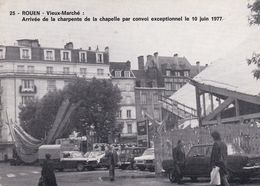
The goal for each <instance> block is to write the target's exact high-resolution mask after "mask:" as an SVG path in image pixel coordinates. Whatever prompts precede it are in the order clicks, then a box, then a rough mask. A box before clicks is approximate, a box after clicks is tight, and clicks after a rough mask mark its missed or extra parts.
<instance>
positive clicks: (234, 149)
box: [227, 144, 245, 155]
mask: <svg viewBox="0 0 260 186" xmlns="http://www.w3.org/2000/svg"><path fill="white" fill-rule="evenodd" d="M227 151H228V155H235V154H244V153H245V152H244V150H243V149H241V147H239V146H238V145H234V144H227Z"/></svg>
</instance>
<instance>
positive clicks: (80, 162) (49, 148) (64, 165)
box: [38, 145, 87, 171]
mask: <svg viewBox="0 0 260 186" xmlns="http://www.w3.org/2000/svg"><path fill="white" fill-rule="evenodd" d="M47 153H48V154H50V155H51V159H52V161H53V165H54V168H55V169H58V170H60V171H62V170H64V169H77V170H78V171H83V170H84V169H85V167H86V165H87V160H86V158H85V157H83V155H82V153H81V152H80V151H62V150H61V145H42V146H40V147H39V151H38V159H39V162H40V163H42V162H43V161H44V159H45V155H46V154H47Z"/></svg>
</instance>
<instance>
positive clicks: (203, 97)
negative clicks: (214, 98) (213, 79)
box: [202, 93, 206, 116]
mask: <svg viewBox="0 0 260 186" xmlns="http://www.w3.org/2000/svg"><path fill="white" fill-rule="evenodd" d="M202 101H203V116H206V100H205V93H203V94H202Z"/></svg>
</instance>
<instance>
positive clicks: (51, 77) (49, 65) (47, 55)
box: [0, 39, 110, 142]
mask: <svg viewBox="0 0 260 186" xmlns="http://www.w3.org/2000/svg"><path fill="white" fill-rule="evenodd" d="M75 77H85V78H93V77H96V78H97V79H108V78H110V73H109V50H108V48H106V49H105V51H99V50H98V49H97V50H94V51H93V50H83V49H74V48H73V43H72V42H70V43H67V44H66V45H65V46H64V48H52V47H41V46H40V43H39V41H38V40H29V39H22V40H17V45H16V46H0V85H1V89H0V90H1V91H0V93H1V96H0V105H1V106H0V109H1V110H0V121H1V124H2V127H1V131H0V134H1V138H0V139H1V141H2V142H6V141H11V137H10V135H9V132H7V131H8V129H7V128H6V127H7V126H6V125H3V124H4V123H6V122H10V121H13V122H17V123H19V112H20V110H19V106H20V105H22V104H25V103H26V102H27V101H29V100H32V99H36V98H42V97H43V96H44V95H45V94H46V93H48V92H49V91H53V90H56V89H62V88H63V87H64V86H65V85H66V84H67V83H69V82H70V80H71V79H72V78H75Z"/></svg>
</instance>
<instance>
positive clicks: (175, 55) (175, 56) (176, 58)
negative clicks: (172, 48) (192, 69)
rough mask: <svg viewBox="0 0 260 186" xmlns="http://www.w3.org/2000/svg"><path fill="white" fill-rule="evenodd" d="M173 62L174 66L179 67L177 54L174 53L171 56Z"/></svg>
mask: <svg viewBox="0 0 260 186" xmlns="http://www.w3.org/2000/svg"><path fill="white" fill-rule="evenodd" d="M173 61H174V62H175V64H176V65H179V59H178V54H177V53H175V54H174V55H173Z"/></svg>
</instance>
